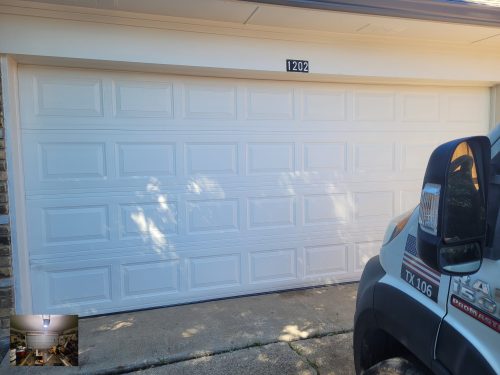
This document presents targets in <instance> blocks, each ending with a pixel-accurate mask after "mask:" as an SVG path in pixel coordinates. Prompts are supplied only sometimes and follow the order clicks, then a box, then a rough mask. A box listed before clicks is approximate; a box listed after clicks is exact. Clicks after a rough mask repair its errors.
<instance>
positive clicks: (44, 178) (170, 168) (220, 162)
mask: <svg viewBox="0 0 500 375" xmlns="http://www.w3.org/2000/svg"><path fill="white" fill-rule="evenodd" d="M297 137H301V138H302V139H303V140H302V141H300V142H297V141H295V142H288V140H293V139H297ZM273 138H275V139H276V141H275V142H271V141H270V140H272V139H273ZM415 138H417V137H415ZM131 139H133V141H132V140H131ZM329 139H331V140H332V141H329ZM354 139H355V136H354V135H350V136H348V135H343V134H339V135H334V134H330V135H325V136H324V137H322V138H320V137H318V136H315V137H313V136H304V135H300V134H297V135H290V134H283V135H281V136H278V135H275V134H273V135H269V136H265V137H264V136H255V135H254V136H249V135H246V134H235V135H225V136H215V135H211V134H207V135H205V136H204V137H201V136H199V135H198V136H188V135H185V134H177V133H167V132H154V133H153V134H135V133H134V134H130V135H127V134H123V133H122V134H119V133H116V132H112V133H108V132H105V133H102V134H101V133H98V134H95V133H89V132H73V133H57V132H56V133H54V132H46V133H38V132H34V133H33V132H28V133H25V134H24V136H23V141H24V148H23V151H24V152H23V153H24V160H25V164H26V165H27V166H29V173H27V174H26V175H25V182H26V191H27V194H28V195H35V194H40V193H56V194H60V193H61V191H63V192H69V191H71V190H80V191H82V190H85V189H91V190H92V191H97V190H93V189H100V190H101V189H104V190H105V189H109V190H112V191H117V190H126V189H127V188H128V189H129V190H132V189H141V190H147V189H151V188H156V186H161V185H165V186H170V187H171V189H174V190H176V189H177V190H181V191H182V190H186V189H187V190H203V191H206V190H208V189H212V190H216V189H217V187H218V186H219V187H220V186H230V185H233V186H239V187H243V186H249V185H257V186H259V185H263V184H268V185H274V186H276V185H278V186H284V185H289V186H290V187H293V186H294V185H299V184H309V183H317V184H339V183H342V182H349V181H352V182H356V181H360V182H361V181H367V180H369V181H380V176H381V175H382V174H383V175H384V180H390V179H397V180H416V179H418V178H420V177H421V175H422V174H423V172H424V171H425V163H424V162H422V160H425V159H426V158H427V157H428V156H429V155H430V153H431V151H432V149H433V147H434V145H433V144H429V143H428V141H427V143H426V141H424V140H422V141H421V143H418V138H417V139H416V140H415V141H413V143H407V142H401V141H398V142H392V143H388V142H387V137H381V136H380V135H376V134H373V135H372V141H371V142H369V143H368V142H363V143H361V142H353V140H354ZM203 140H204V141H203Z"/></svg>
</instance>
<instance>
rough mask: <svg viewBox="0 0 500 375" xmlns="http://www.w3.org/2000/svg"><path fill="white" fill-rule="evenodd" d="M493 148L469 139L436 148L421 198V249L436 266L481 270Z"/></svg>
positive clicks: (480, 140) (459, 271)
mask: <svg viewBox="0 0 500 375" xmlns="http://www.w3.org/2000/svg"><path fill="white" fill-rule="evenodd" d="M490 159H491V145H490V141H489V139H488V138H487V137H483V136H478V137H469V138H463V139H457V140H454V141H451V142H448V143H445V144H443V145H441V146H439V147H438V148H436V149H435V150H434V152H433V153H432V155H431V157H430V159H429V163H428V164H427V170H426V172H425V177H424V183H423V187H422V195H421V198H420V208H419V210H420V211H419V221H418V229H417V250H418V253H419V256H420V258H421V259H422V260H423V261H424V262H425V263H426V264H427V265H428V266H429V267H431V268H433V269H435V270H437V271H439V272H441V273H444V274H447V275H468V274H472V273H474V272H477V271H478V270H479V268H480V267H481V262H482V252H483V248H484V244H485V240H486V202H487V197H488V179H489V175H490V174H489V166H490Z"/></svg>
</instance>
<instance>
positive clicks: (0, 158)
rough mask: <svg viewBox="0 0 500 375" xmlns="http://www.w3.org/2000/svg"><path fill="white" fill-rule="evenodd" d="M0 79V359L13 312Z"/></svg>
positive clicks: (7, 343)
mask: <svg viewBox="0 0 500 375" xmlns="http://www.w3.org/2000/svg"><path fill="white" fill-rule="evenodd" d="M1 79H2V75H1V72H0V359H1V358H3V356H4V354H5V353H6V352H7V349H8V346H9V327H10V324H9V316H10V314H11V313H13V312H14V293H13V287H12V284H13V283H12V252H11V247H10V229H9V221H8V216H7V215H8V213H9V207H8V202H7V168H6V162H5V141H4V127H3V105H2V103H3V102H2V85H1Z"/></svg>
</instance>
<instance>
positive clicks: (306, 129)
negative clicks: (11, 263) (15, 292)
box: [19, 66, 489, 315]
mask: <svg viewBox="0 0 500 375" xmlns="http://www.w3.org/2000/svg"><path fill="white" fill-rule="evenodd" d="M19 85H20V91H19V92H20V101H21V102H20V111H21V121H20V124H21V136H22V160H23V167H24V191H25V196H24V197H22V198H23V199H25V206H26V213H25V216H26V225H27V228H26V229H27V230H26V233H27V241H26V243H27V249H26V251H27V253H28V255H29V261H30V280H31V285H32V300H33V309H34V312H35V313H54V314H56V313H78V314H80V315H93V314H102V313H108V312H114V311H123V310H130V309H140V308H147V307H153V306H167V305H172V304H178V303H185V302H192V301H201V300H207V299H213V298H221V297H227V296H235V295H243V294H250V293H258V292H266V291H272V290H280V289H288V288H296V287H304V286H311V285H322V284H329V283H338V282H344V281H353V280H357V279H358V278H359V276H360V273H361V271H362V269H363V266H364V264H365V263H366V261H367V260H368V259H369V257H371V256H372V255H375V254H376V253H377V252H378V249H379V248H380V244H381V242H380V241H381V239H382V237H383V231H384V229H385V227H386V225H387V222H388V221H389V220H390V219H391V217H393V216H395V215H397V214H399V213H401V212H403V211H406V210H408V209H411V208H413V207H415V205H416V204H417V202H418V198H419V196H418V195H419V189H420V185H421V179H422V176H423V172H424V168H425V165H426V160H427V158H428V157H429V155H430V153H431V151H432V150H433V148H434V147H435V146H436V145H437V144H439V143H441V142H444V141H446V140H448V139H450V138H454V137H459V136H463V135H468V134H475V133H485V132H486V131H487V124H488V105H489V93H488V90H487V89H486V88H474V87H431V86H394V85H393V86H390V85H359V84H333V83H328V84H327V83H308V82H284V81H265V80H245V79H228V78H224V79H223V78H205V77H183V76H175V75H160V74H146V73H144V74H142V73H131V72H116V71H99V70H83V69H64V68H51V67H37V66H22V67H21V69H20V75H19ZM20 251H23V249H20Z"/></svg>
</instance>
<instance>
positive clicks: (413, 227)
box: [354, 125, 500, 375]
mask: <svg viewBox="0 0 500 375" xmlns="http://www.w3.org/2000/svg"><path fill="white" fill-rule="evenodd" d="M499 207H500V125H499V126H497V127H496V128H495V129H494V130H493V131H492V132H491V133H490V135H489V137H484V136H478V137H469V138H463V139H457V140H454V141H451V142H448V143H445V144H443V145H441V146H439V147H438V148H436V150H434V152H433V153H432V155H431V157H430V159H429V163H428V165H427V170H426V173H425V177H424V181H423V184H422V195H421V201H420V205H419V206H418V207H417V208H416V209H415V210H413V211H412V212H408V213H406V214H403V215H401V216H399V217H397V218H395V219H394V220H393V221H392V222H391V223H390V225H389V227H388V229H387V232H386V235H385V239H384V244H383V246H382V248H381V250H380V255H379V256H376V257H374V258H372V259H371V260H370V261H369V262H368V264H367V266H366V267H365V270H364V272H363V276H362V278H361V281H360V284H359V289H358V298H357V304H356V314H355V318H354V360H355V366H356V372H357V373H358V374H360V373H364V374H383V373H391V374H404V373H406V374H409V373H434V374H464V375H465V374H467V375H468V374H482V375H483V374H500V210H499Z"/></svg>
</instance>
